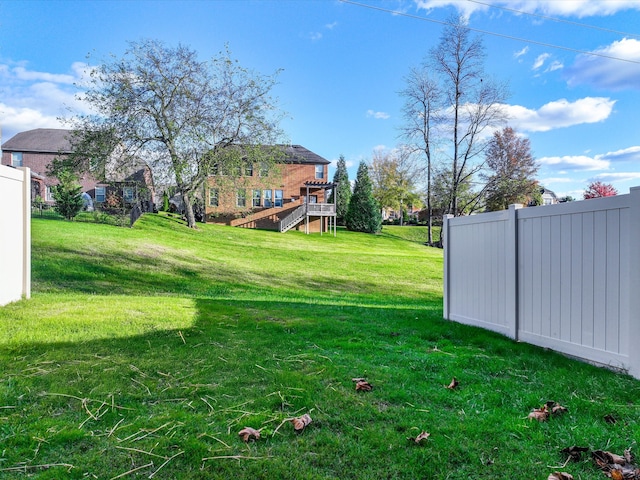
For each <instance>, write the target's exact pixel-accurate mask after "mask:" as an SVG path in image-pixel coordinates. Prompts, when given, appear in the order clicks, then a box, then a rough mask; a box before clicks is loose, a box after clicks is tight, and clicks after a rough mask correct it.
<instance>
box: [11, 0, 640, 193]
mask: <svg viewBox="0 0 640 480" xmlns="http://www.w3.org/2000/svg"><path fill="white" fill-rule="evenodd" d="M489 4H491V5H489ZM370 7H375V8H370ZM456 10H457V11H459V12H462V13H463V14H464V15H466V16H467V17H468V19H469V26H470V27H471V28H473V29H477V30H482V31H486V32H490V33H491V34H483V35H482V38H483V42H484V45H485V47H486V53H487V58H486V63H485V70H486V74H487V76H491V77H494V78H495V79H497V80H499V81H505V82H508V84H509V90H510V92H511V96H510V97H509V98H508V101H507V105H506V106H505V108H507V109H508V112H509V114H510V117H511V118H510V121H509V125H510V126H512V127H514V128H515V129H516V130H517V131H518V132H520V133H521V134H522V135H525V136H526V137H527V138H529V140H530V142H531V147H532V151H533V154H534V156H535V158H536V159H537V160H538V161H539V163H540V170H539V174H538V178H539V180H540V182H541V183H542V184H543V185H545V186H546V187H547V188H550V189H552V190H554V191H555V192H556V193H558V194H559V195H572V196H574V197H576V198H581V195H582V191H583V190H584V189H585V187H586V185H587V184H588V183H589V182H590V181H593V180H601V181H604V182H607V183H612V184H613V185H614V186H615V187H616V188H617V189H618V190H619V192H620V193H627V192H628V189H629V187H631V186H636V185H640V30H639V29H638V28H639V27H638V26H639V25H640V1H637V0H635V1H625V0H615V1H614V0H603V1H594V0H545V1H543V0H511V1H503V0H483V1H472V0H456V1H448V0H360V1H359V2H358V4H355V3H349V2H341V1H339V0H316V1H312V0H213V1H206V0H197V1H189V0H181V1H177V0H163V1H157V0H138V1H135V0H129V1H127V0H119V1H113V0H79V1H65V0H47V1H39V0H0V126H1V128H2V141H3V142H4V141H6V140H8V139H9V138H11V137H12V136H13V135H14V134H16V133H18V132H20V131H24V130H29V129H32V128H44V127H60V126H61V125H60V123H59V122H58V120H57V118H58V117H60V116H61V115H65V112H66V108H67V107H73V108H77V109H80V110H82V108H83V106H82V105H78V104H77V103H76V102H75V100H74V94H75V93H76V91H77V90H76V87H74V82H77V81H78V80H79V79H80V76H81V74H82V71H83V70H84V67H85V65H86V63H87V61H88V60H87V56H88V55H90V60H89V62H90V63H91V64H94V65H95V64H96V63H98V62H100V61H101V60H104V59H107V58H108V56H109V55H110V54H114V55H116V56H121V55H122V54H123V53H124V51H125V49H126V48H127V42H128V41H135V40H140V39H144V38H152V39H160V40H162V41H164V42H166V43H167V44H168V45H170V46H175V45H177V44H178V43H182V44H184V45H188V46H190V47H191V48H193V49H194V50H196V51H197V52H198V53H199V55H200V57H201V58H202V59H206V58H210V57H212V56H214V55H216V54H217V53H218V52H220V51H221V50H223V49H224V45H225V44H228V45H229V48H230V50H231V52H232V55H233V56H234V57H235V58H237V59H238V60H239V61H240V64H241V65H242V66H244V67H246V68H250V69H253V70H255V71H256V72H259V73H261V74H264V75H269V74H272V73H274V72H276V71H277V70H280V69H282V71H281V73H280V74H279V76H278V85H277V87H276V88H275V90H274V92H273V93H274V96H276V97H277V98H278V99H279V104H280V106H281V108H282V110H284V111H285V112H287V118H286V120H285V121H284V122H283V124H282V127H283V128H284V130H285V132H286V134H287V137H288V138H287V140H288V141H290V142H291V143H295V144H300V145H303V146H305V147H307V148H309V149H310V150H312V151H314V152H316V153H317V154H319V155H321V156H323V157H325V158H327V159H328V160H332V161H335V160H337V158H338V157H339V155H341V154H342V155H344V156H345V158H346V159H347V162H348V165H349V166H350V169H349V173H350V178H352V179H353V178H355V171H356V168H357V165H358V163H359V162H360V161H361V160H365V161H369V160H370V159H371V158H372V155H373V152H374V150H376V149H380V148H383V149H384V148H386V149H392V148H394V147H396V146H397V145H399V144H400V143H401V142H402V139H401V138H399V128H400V127H401V126H402V124H403V118H402V112H401V110H402V104H403V99H402V97H401V96H400V95H399V94H398V92H399V91H401V90H402V89H403V88H404V77H405V76H406V75H407V73H408V72H409V69H410V68H411V67H414V66H417V65H419V64H420V63H421V62H422V61H423V60H424V58H425V56H426V55H427V53H428V51H429V49H431V48H432V47H434V46H435V45H437V43H438V40H439V37H440V35H441V33H442V29H443V27H442V25H441V24H440V23H438V22H441V21H444V20H446V19H447V18H448V17H449V16H450V15H451V13H453V12H455V11H456ZM516 10H517V11H516ZM560 20H562V21H560ZM587 25H589V26H591V27H597V28H588V27H587ZM522 40H528V42H526V41H522ZM557 47H562V48H557ZM588 52H592V53H597V54H598V55H599V56H593V55H588ZM608 57H616V58H617V60H616V59H611V58H608ZM624 60H626V61H624ZM332 175H333V172H332V171H330V176H332Z"/></svg>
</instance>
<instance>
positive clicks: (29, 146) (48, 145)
mask: <svg viewBox="0 0 640 480" xmlns="http://www.w3.org/2000/svg"><path fill="white" fill-rule="evenodd" d="M71 133H72V131H71V130H67V129H64V128H36V129H35V130H27V131H26V132H20V133H17V134H16V135H14V136H13V137H11V138H10V139H9V140H7V141H6V142H5V143H3V144H2V150H4V151H7V152H39V153H71V152H72V146H71V141H70V140H69V139H70V138H71ZM278 147H280V148H282V150H283V151H284V159H283V161H284V162H285V163H299V164H307V165H328V164H330V163H331V162H330V161H329V160H327V159H325V158H323V157H321V156H320V155H318V154H317V153H313V152H312V151H311V150H309V149H307V148H305V147H303V146H302V145H278Z"/></svg>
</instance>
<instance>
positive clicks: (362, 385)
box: [356, 380, 373, 392]
mask: <svg viewBox="0 0 640 480" xmlns="http://www.w3.org/2000/svg"><path fill="white" fill-rule="evenodd" d="M371 390H373V386H372V385H371V384H370V383H369V382H367V381H366V380H360V381H358V382H356V392H357V391H363V392H370V391H371Z"/></svg>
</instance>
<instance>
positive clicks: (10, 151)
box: [2, 128, 154, 206]
mask: <svg viewBox="0 0 640 480" xmlns="http://www.w3.org/2000/svg"><path fill="white" fill-rule="evenodd" d="M70 138H71V130H66V129H59V128H38V129H35V130H28V131H26V132H21V133H18V134H16V135H14V136H13V137H12V138H10V139H9V140H7V141H6V142H5V143H3V144H2V164H3V165H10V166H14V167H29V168H30V169H31V198H32V200H34V199H35V198H36V197H40V198H41V199H42V200H43V201H44V202H45V204H49V205H53V203H54V200H53V191H52V187H53V186H54V185H57V183H58V181H57V179H56V178H55V177H50V176H49V175H48V174H47V167H48V166H49V164H50V163H51V162H52V161H53V160H54V159H55V158H61V157H64V156H65V155H69V154H70V153H72V145H71V140H70ZM109 177H110V178H105V179H96V178H94V177H93V176H92V175H91V174H90V173H84V174H83V175H82V176H81V177H80V179H79V183H80V185H81V186H82V191H83V194H86V195H88V198H90V199H91V203H93V204H94V205H96V206H101V205H103V204H105V202H106V201H107V199H108V198H109V196H110V195H111V194H114V195H116V196H117V197H118V198H119V199H120V201H121V202H122V204H124V206H127V205H131V204H133V203H135V202H137V201H140V200H145V201H147V200H151V199H153V195H154V186H153V176H152V173H151V169H150V168H149V166H148V165H147V164H146V163H145V162H142V161H134V162H132V164H131V165H130V166H128V167H120V168H117V169H114V171H112V173H111V174H110V175H109ZM85 198H86V196H85Z"/></svg>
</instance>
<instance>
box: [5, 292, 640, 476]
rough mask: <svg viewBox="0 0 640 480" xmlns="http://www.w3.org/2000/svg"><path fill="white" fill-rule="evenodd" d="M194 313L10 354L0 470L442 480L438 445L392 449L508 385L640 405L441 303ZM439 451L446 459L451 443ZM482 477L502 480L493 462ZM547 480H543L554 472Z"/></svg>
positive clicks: (616, 385) (508, 394)
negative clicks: (433, 450)
mask: <svg viewBox="0 0 640 480" xmlns="http://www.w3.org/2000/svg"><path fill="white" fill-rule="evenodd" d="M192 305H193V315H194V318H193V323H192V324H191V325H190V326H186V325H185V326H182V327H172V326H169V327H166V328H161V327H159V328H154V329H150V330H149V331H147V332H145V333H142V334H138V335H131V336H128V335H126V333H125V332H122V333H118V335H117V336H114V338H107V339H104V338H102V339H90V338H82V340H79V341H77V342H53V343H51V342H39V341H34V342H31V343H28V344H22V345H12V346H11V347H9V348H5V349H3V350H2V351H0V372H2V374H0V405H2V406H7V407H9V408H5V409H3V410H2V416H3V418H2V420H3V423H2V425H1V427H2V428H0V442H2V444H3V459H2V463H1V464H0V467H11V466H15V465H59V464H66V465H73V468H69V467H56V466H52V467H48V468H47V470H48V472H49V476H43V477H42V478H60V476H64V477H65V478H86V477H90V476H96V477H98V478H111V477H114V476H116V475H120V474H123V473H125V472H127V471H129V470H131V469H133V468H140V470H139V473H144V474H145V476H147V477H148V476H149V475H151V474H152V473H153V472H154V471H156V470H157V469H158V467H159V466H160V465H161V464H163V463H164V462H165V461H168V460H169V459H171V460H170V461H168V463H167V464H166V465H165V466H164V467H163V468H162V470H160V471H161V472H162V476H161V477H159V478H181V479H196V478H197V479H201V478H232V477H233V478H291V479H293V478H307V477H308V478H329V477H332V478H333V477H338V478H356V477H355V476H354V475H353V472H359V471H363V470H362V469H363V468H367V469H368V470H367V471H369V472H371V474H372V475H375V476H376V478H386V477H389V476H393V473H394V472H398V471H403V472H405V473H407V475H409V476H410V477H411V478H415V477H420V475H422V476H424V475H427V476H430V477H431V478H442V477H443V476H446V474H447V469H448V466H447V465H446V464H441V463H440V462H435V463H434V464H429V465H428V468H427V467H425V464H424V461H423V460H424V449H418V448H411V449H396V450H397V451H396V450H394V453H393V454H390V453H389V445H390V443H389V442H398V441H401V443H402V445H404V444H405V440H406V437H407V436H408V435H409V434H410V433H411V432H412V430H411V427H415V426H418V425H422V424H423V423H424V424H429V425H430V427H431V428H434V429H436V433H437V429H438V428H444V427H445V426H444V425H440V426H438V424H437V423H435V420H434V417H433V414H434V412H437V411H439V410H444V411H445V413H446V412H447V411H449V410H450V411H451V415H452V416H453V419H454V420H455V424H456V425H458V423H459V420H457V419H458V416H457V415H458V414H457V413H456V412H459V411H460V410H461V409H465V408H466V409H468V408H469V407H468V405H467V403H465V402H472V403H474V404H477V403H478V402H483V401H484V400H483V398H484V397H483V395H484V396H486V395H489V393H490V392H493V391H494V390H495V385H496V384H495V382H498V381H502V380H503V379H504V378H506V379H507V380H508V379H513V381H512V383H506V385H512V386H513V385H514V384H513V382H516V383H517V384H518V385H519V386H520V387H521V388H522V391H519V390H518V388H511V389H510V390H508V391H506V390H505V391H501V392H500V394H501V397H502V399H501V401H502V402H514V403H515V402H519V403H518V405H520V406H522V408H523V409H526V408H528V405H527V404H526V401H527V400H528V399H530V398H533V399H534V400H535V401H538V400H537V399H538V397H539V396H540V395H544V394H545V392H549V394H551V393H557V392H562V391H574V390H572V389H571V388H573V387H571V385H570V384H571V382H572V381H573V379H574V378H575V377H576V376H580V375H588V376H589V378H590V388H594V389H595V391H603V390H600V388H602V389H604V388H605V386H606V387H607V388H610V389H611V390H612V391H615V392H619V395H622V397H624V398H622V397H620V398H618V399H617V401H619V402H627V401H631V402H634V401H636V400H633V398H637V397H633V396H634V395H635V394H636V393H637V390H638V389H637V386H636V388H635V389H634V388H633V385H635V384H634V382H633V381H631V380H630V379H627V378H625V377H623V376H620V377H614V376H613V375H612V374H609V373H607V372H602V371H599V370H597V369H595V368H593V367H590V366H587V365H582V364H579V363H576V362H571V361H569V360H567V359H565V358H564V357H561V356H559V355H556V354H553V353H550V352H545V351H543V350H542V349H537V348H535V347H531V346H528V345H521V344H516V343H514V342H512V341H510V340H508V339H506V338H504V337H500V336H499V335H497V334H494V333H491V332H486V331H482V330H480V329H475V328H473V327H467V326H464V325H459V324H454V323H451V322H447V321H444V320H442V311H441V310H440V309H439V308H434V305H428V304H426V305H423V306H421V307H407V308H404V309H398V308H394V307H393V306H391V305H377V306H376V305H368V306H363V305H345V304H343V303H340V302H333V303H324V304H319V303H314V302H311V301H309V302H304V301H287V300H286V299H281V300H272V301H247V300H235V299H231V298H229V299H215V298H195V299H194V300H193V303H192ZM113 308H114V309H118V308H126V306H125V305H123V306H122V307H120V306H119V305H118V304H117V303H114V305H113ZM167 324H168V325H172V324H171V322H167ZM124 328H126V325H124V324H123V329H124ZM81 337H82V336H81V335H80V336H79V338H81ZM463 353H464V354H465V355H463ZM470 358H472V359H473V361H472V362H470V361H469V359H470ZM569 363H570V364H571V365H570V366H569ZM511 372H513V374H512V373H511ZM453 374H462V375H463V377H462V380H463V382H462V390H461V391H460V392H457V393H452V392H450V391H448V390H447V389H445V388H444V387H443V385H445V384H447V383H448V382H449V380H450V376H451V375H453ZM360 376H365V377H367V378H368V379H369V380H370V381H371V382H372V383H373V384H374V391H373V392H372V394H371V395H368V396H367V395H362V394H358V392H355V390H354V388H353V384H352V381H351V379H352V378H353V377H360ZM491 382H494V383H491ZM612 382H613V384H612ZM569 387H571V388H569ZM568 389H569V390H568ZM634 392H635V393H634ZM574 393H575V391H574ZM578 393H582V394H584V393H585V392H580V391H579V392H578ZM522 397H526V398H524V399H523V398H522ZM632 397H633V398H632ZM425 402H426V408H422V407H420V406H421V405H425ZM414 406H418V407H420V408H422V409H420V408H418V407H414ZM416 408H418V409H417V410H416ZM476 408H480V407H476ZM502 408H505V407H504V405H503V407H502ZM300 412H311V415H312V417H313V418H314V423H313V424H312V426H310V428H309V430H308V431H306V432H304V434H303V435H296V434H295V433H294V432H293V431H292V430H291V428H290V426H289V425H287V424H284V425H283V424H282V422H284V421H285V420H286V419H287V418H291V417H293V416H296V415H299V414H300ZM517 414H520V412H519V410H518V413H517ZM407 415H411V417H412V418H411V420H410V421H409V422H407V420H406V418H405V417H406V416H407ZM496 415H498V416H500V415H502V414H501V413H499V412H498V413H497V414H496ZM521 415H526V411H524V412H522V413H521ZM473 421H475V420H473ZM492 421H494V422H495V421H496V419H495V418H493V417H492ZM469 422H472V420H471V419H467V420H465V425H468V424H469ZM247 425H249V426H256V427H258V428H263V434H264V438H263V439H262V440H261V441H260V442H257V443H255V444H249V445H245V444H244V443H243V442H242V441H241V440H239V438H238V436H237V432H238V431H239V430H240V429H241V428H243V427H244V426H247ZM353 425H359V428H358V429H356V428H354V427H353ZM278 427H280V428H279V430H278V434H277V435H274V432H275V431H276V430H277V429H278ZM467 428H468V427H467ZM509 428H512V427H509ZM550 428H551V427H550ZM370 429H373V432H374V434H373V435H366V434H365V433H363V432H366V431H368V430H370ZM468 434H469V435H472V434H473V432H472V431H471V430H469V433H468ZM435 437H436V440H434V441H437V437H438V435H435ZM398 438H399V439H400V440H398ZM510 441H511V442H516V443H517V442H518V440H517V439H515V440H514V439H511V440H510ZM356 445H357V446H358V448H351V446H356ZM438 448H439V451H441V453H442V454H443V455H447V452H448V450H447V448H448V447H447V446H446V445H444V444H443V445H440V446H439V447H438ZM34 452H36V454H35V455H34ZM301 452H302V453H301ZM306 452H313V454H314V455H318V456H319V457H318V458H322V459H323V460H322V462H310V461H309V458H310V457H309V455H308V453H306ZM151 453H152V454H153V455H150V454H151ZM495 454H496V455H499V453H495ZM150 457H152V458H150ZM226 457H228V458H226ZM234 457H235V458H236V460H235V461H233V460H232V461H226V460H229V459H233V458H234ZM212 458H216V460H210V459H212ZM223 458H224V460H223ZM243 458H244V459H245V460H242V459H243ZM313 458H316V457H313ZM204 459H207V460H204ZM246 459H249V460H246ZM378 459H380V460H378ZM467 460H468V459H466V458H462V459H460V462H461V465H458V467H459V468H464V467H465V466H464V464H463V463H464V462H466V461H467ZM468 461H469V462H471V461H472V459H469V460H468ZM445 463H446V462H445ZM531 463H532V464H533V463H534V462H531ZM543 465H546V464H545V463H543ZM240 466H241V467H240ZM239 467H240V468H239ZM425 468H426V470H425ZM468 468H473V469H478V468H480V470H482V469H484V470H482V471H480V470H476V471H477V472H478V474H480V473H483V472H484V473H485V474H487V475H488V476H490V475H491V472H490V470H489V469H488V467H487V468H485V466H478V465H477V464H475V463H474V464H469V465H468ZM532 468H533V467H532ZM69 472H71V473H69ZM106 472H108V474H107V475H105V473H106ZM10 473H11V472H2V471H0V478H12V477H11V475H10ZM14 473H15V472H14ZM14 473H11V474H14ZM529 473H531V472H529ZM534 473H535V475H534V476H531V477H528V478H538V477H540V476H541V475H540V473H542V470H541V471H540V472H538V471H536V472H534ZM56 475H58V476H57V477H56Z"/></svg>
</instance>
